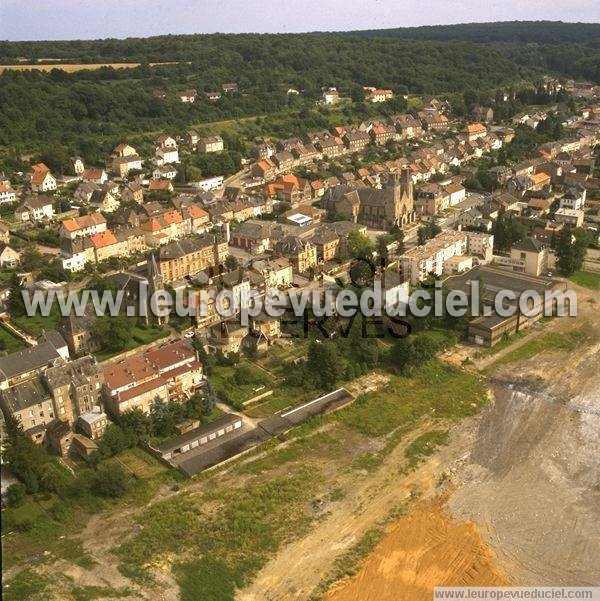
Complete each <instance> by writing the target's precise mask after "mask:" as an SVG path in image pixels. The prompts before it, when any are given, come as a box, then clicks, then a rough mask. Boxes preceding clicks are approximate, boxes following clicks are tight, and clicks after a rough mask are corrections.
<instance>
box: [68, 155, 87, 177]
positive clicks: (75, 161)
mask: <svg viewBox="0 0 600 601" xmlns="http://www.w3.org/2000/svg"><path fill="white" fill-rule="evenodd" d="M71 165H73V173H74V174H75V175H81V174H82V173H83V172H84V171H85V165H84V164H83V159H82V158H81V157H71Z"/></svg>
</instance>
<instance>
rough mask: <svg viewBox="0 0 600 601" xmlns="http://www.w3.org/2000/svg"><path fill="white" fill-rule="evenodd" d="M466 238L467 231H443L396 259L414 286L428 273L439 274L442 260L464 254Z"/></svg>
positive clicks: (424, 278)
mask: <svg viewBox="0 0 600 601" xmlns="http://www.w3.org/2000/svg"><path fill="white" fill-rule="evenodd" d="M467 240H468V239H467V232H455V231H445V232H442V233H441V234H439V235H438V236H436V237H435V238H433V239H431V240H428V241H427V242H426V243H425V244H423V245H422V246H416V247H415V248H411V249H410V250H409V251H407V252H405V253H404V254H403V255H402V256H401V257H400V258H399V259H398V264H399V267H400V270H401V272H402V275H403V277H404V278H405V279H407V280H409V281H410V283H411V285H413V286H416V285H417V284H418V283H419V282H423V281H424V280H426V279H427V276H428V275H429V274H434V275H435V276H438V277H439V276H441V275H442V274H443V273H444V261H446V260H448V259H450V258H451V257H457V256H460V255H464V254H466V252H467Z"/></svg>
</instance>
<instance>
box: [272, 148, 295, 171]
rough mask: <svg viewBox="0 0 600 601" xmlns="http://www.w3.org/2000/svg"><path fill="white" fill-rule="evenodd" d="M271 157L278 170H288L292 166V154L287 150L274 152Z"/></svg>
mask: <svg viewBox="0 0 600 601" xmlns="http://www.w3.org/2000/svg"><path fill="white" fill-rule="evenodd" d="M272 158H273V162H274V163H275V165H276V166H277V169H278V170H279V171H280V172H283V171H290V170H291V169H292V168H293V167H294V163H295V158H294V155H293V154H292V153H291V152H288V151H287V150H283V151H281V152H277V153H275V154H274V155H273V157H272Z"/></svg>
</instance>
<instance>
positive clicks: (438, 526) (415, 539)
mask: <svg viewBox="0 0 600 601" xmlns="http://www.w3.org/2000/svg"><path fill="white" fill-rule="evenodd" d="M505 584H508V579H507V577H506V576H505V575H504V574H503V573H502V572H501V571H500V570H499V569H498V568H497V567H496V566H495V565H494V558H493V556H492V553H491V552H490V550H489V548H488V547H487V546H486V545H485V543H484V542H483V541H482V540H481V537H480V536H479V532H478V529H477V527H476V526H475V524H473V523H472V522H461V523H459V524H453V523H451V522H450V518H449V516H448V514H447V513H446V512H445V511H444V509H443V507H442V503H441V502H429V503H422V504H420V505H419V506H418V507H417V508H416V509H415V510H414V511H412V512H411V513H410V514H408V515H407V516H405V517H403V518H401V519H400V520H398V522H397V523H396V524H395V525H394V526H392V527H391V528H390V529H389V531H388V533H387V534H386V536H385V537H384V539H383V540H382V541H381V543H380V544H379V545H378V546H377V548H376V550H375V551H374V552H373V553H372V554H371V556H370V557H369V558H368V560H367V561H366V562H365V564H364V566H363V569H361V571H360V573H359V574H358V575H357V576H356V577H355V578H353V579H352V580H351V581H350V582H348V583H346V584H345V585H343V586H341V587H340V588H338V589H335V590H334V591H333V592H332V593H330V594H329V595H327V601H356V600H358V599H360V601H420V600H421V599H422V600H423V601H430V600H431V598H432V596H431V591H432V589H433V587H434V586H436V585H437V586H441V585H445V586H490V585H496V586H502V585H505Z"/></svg>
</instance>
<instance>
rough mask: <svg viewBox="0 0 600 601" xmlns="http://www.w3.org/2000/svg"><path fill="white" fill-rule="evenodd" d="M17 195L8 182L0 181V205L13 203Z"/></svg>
mask: <svg viewBox="0 0 600 601" xmlns="http://www.w3.org/2000/svg"><path fill="white" fill-rule="evenodd" d="M16 200H17V195H16V193H15V191H14V190H13V189H12V186H11V185H10V182H9V181H8V180H5V181H0V204H4V203H6V202H15V201H16Z"/></svg>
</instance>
